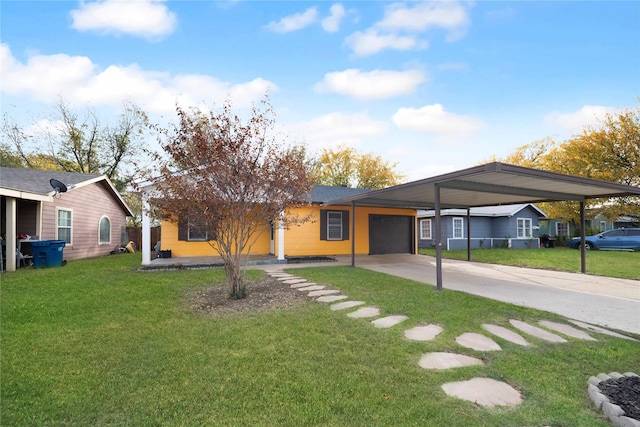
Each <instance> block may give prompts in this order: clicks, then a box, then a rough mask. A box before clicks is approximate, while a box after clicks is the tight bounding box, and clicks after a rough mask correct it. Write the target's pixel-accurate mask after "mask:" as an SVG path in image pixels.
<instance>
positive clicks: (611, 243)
mask: <svg viewBox="0 0 640 427" xmlns="http://www.w3.org/2000/svg"><path fill="white" fill-rule="evenodd" d="M569 247H570V248H573V249H579V248H580V238H579V237H574V238H573V239H571V241H570V242H569ZM585 249H586V250H591V249H603V250H618V251H640V228H617V229H615V230H610V231H605V232H603V233H599V234H596V235H595V236H586V237H585Z"/></svg>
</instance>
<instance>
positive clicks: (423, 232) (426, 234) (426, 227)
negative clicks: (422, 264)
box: [420, 219, 431, 240]
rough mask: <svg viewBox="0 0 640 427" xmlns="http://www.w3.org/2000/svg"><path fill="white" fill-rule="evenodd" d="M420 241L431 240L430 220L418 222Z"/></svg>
mask: <svg viewBox="0 0 640 427" xmlns="http://www.w3.org/2000/svg"><path fill="white" fill-rule="evenodd" d="M420 239H423V240H431V220H430V219H421V220H420Z"/></svg>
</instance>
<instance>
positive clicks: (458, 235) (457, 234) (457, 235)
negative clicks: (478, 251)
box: [453, 218, 464, 239]
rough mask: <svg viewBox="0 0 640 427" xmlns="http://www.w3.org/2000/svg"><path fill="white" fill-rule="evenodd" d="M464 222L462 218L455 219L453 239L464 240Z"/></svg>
mask: <svg viewBox="0 0 640 427" xmlns="http://www.w3.org/2000/svg"><path fill="white" fill-rule="evenodd" d="M463 228H464V221H463V219H462V218H453V238H454V239H462V238H464V233H463V231H462V230H463Z"/></svg>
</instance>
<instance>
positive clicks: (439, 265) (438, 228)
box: [433, 183, 442, 291]
mask: <svg viewBox="0 0 640 427" xmlns="http://www.w3.org/2000/svg"><path fill="white" fill-rule="evenodd" d="M433 191H434V193H435V194H434V198H433V201H434V209H435V211H436V216H435V220H436V230H435V232H436V289H437V290H439V291H441V290H442V232H441V224H440V184H438V183H435V184H434V185H433Z"/></svg>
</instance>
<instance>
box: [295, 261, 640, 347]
mask: <svg viewBox="0 0 640 427" xmlns="http://www.w3.org/2000/svg"><path fill="white" fill-rule="evenodd" d="M338 262H339V263H340V264H347V265H351V257H350V256H349V257H338ZM435 263H436V260H435V258H433V257H430V256H426V255H409V254H400V255H363V256H357V257H356V266H357V267H361V268H366V269H369V270H374V271H378V272H381V273H387V274H391V275H394V276H399V277H404V278H407V279H411V280H415V281H418V282H423V283H428V284H434V283H436V270H435ZM331 265H335V263H332V264H331ZM305 266H309V264H306V265H305ZM290 267H295V265H288V266H287V268H290ZM442 271H443V273H442V274H443V288H444V289H451V290H456V291H462V292H467V293H470V294H474V295H479V296H482V297H486V298H491V299H494V300H497V301H503V302H508V303H511V304H515V305H519V306H524V307H531V308H536V309H540V310H545V311H549V312H552V313H557V314H560V315H562V316H565V317H567V318H569V319H575V320H579V321H583V322H587V323H590V324H594V325H598V326H603V327H606V328H612V329H618V330H620V331H626V332H631V333H634V334H638V335H640V281H637V280H626V279H614V278H608V277H601V276H591V275H588V274H579V273H565V272H557V271H549V270H538V269H532V268H520V267H510V266H503V265H495V264H481V263H475V262H467V261H455V260H443V261H442Z"/></svg>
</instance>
